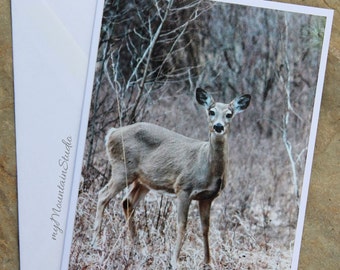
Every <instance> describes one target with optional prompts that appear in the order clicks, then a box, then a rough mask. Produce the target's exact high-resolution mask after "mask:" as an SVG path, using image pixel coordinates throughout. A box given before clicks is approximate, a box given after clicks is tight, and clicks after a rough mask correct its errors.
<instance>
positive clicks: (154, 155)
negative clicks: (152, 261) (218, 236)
mask: <svg viewBox="0 0 340 270" xmlns="http://www.w3.org/2000/svg"><path fill="white" fill-rule="evenodd" d="M195 96H196V100H197V102H198V104H200V105H202V106H203V107H204V108H205V111H206V114H207V117H208V128H209V140H208V141H200V140H196V139H192V138H189V137H186V136H184V135H181V134H179V133H176V132H174V131H171V130H168V129H166V128H163V127H161V126H158V125H155V124H151V123H145V122H138V123H134V124H132V125H128V126H123V127H119V128H111V129H110V130H109V131H108V133H107V135H106V138H105V142H106V143H105V144H106V153H107V156H108V159H109V161H110V164H111V172H112V173H111V174H112V176H111V178H110V180H109V182H108V183H107V184H106V185H105V186H104V187H103V188H102V189H101V190H100V191H99V193H98V201H97V212H96V217H95V223H94V229H93V238H92V245H95V244H96V243H97V241H98V239H99V235H100V233H101V226H102V219H103V214H104V210H105V208H106V206H107V205H108V203H109V202H110V200H111V199H112V198H113V197H115V196H116V195H117V194H118V193H119V192H121V191H122V190H123V189H124V188H126V187H127V186H129V187H130V189H129V192H128V194H127V195H126V196H125V197H124V198H123V201H122V206H123V211H124V214H125V218H126V220H127V223H128V224H127V225H128V230H129V233H130V236H131V238H132V239H133V240H134V241H136V230H135V227H134V222H133V214H134V209H135V207H136V206H137V204H138V203H139V202H140V201H141V200H142V199H143V198H144V197H145V195H146V194H147V193H148V192H149V191H150V190H157V191H165V192H167V193H170V194H174V195H175V197H176V206H177V239H176V244H175V252H174V254H173V258H172V260H171V261H172V262H171V264H175V265H176V263H177V262H178V261H179V255H180V250H181V248H182V245H183V239H184V236H185V231H186V226H187V219H188V211H189V206H190V203H191V201H192V200H196V201H198V207H199V215H200V220H201V229H202V232H203V246H204V263H205V264H208V265H209V263H210V250H209V224H210V209H211V204H212V202H213V200H214V199H215V198H216V197H217V196H218V195H219V194H220V192H221V191H222V190H223V188H224V187H225V186H226V176H227V159H228V143H227V139H228V134H229V131H230V123H231V121H232V119H233V118H234V116H235V115H237V114H238V113H240V112H243V111H244V110H245V109H246V108H247V107H248V105H249V103H250V99H251V96H250V95H248V94H245V95H242V96H239V97H236V98H235V99H234V100H233V101H231V102H230V103H228V104H225V103H219V102H215V101H214V99H213V97H212V95H211V94H210V93H209V92H207V91H205V90H203V89H202V88H197V89H196V91H195Z"/></svg>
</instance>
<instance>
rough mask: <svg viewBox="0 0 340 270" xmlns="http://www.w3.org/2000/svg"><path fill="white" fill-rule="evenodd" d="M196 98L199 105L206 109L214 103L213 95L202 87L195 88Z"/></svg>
mask: <svg viewBox="0 0 340 270" xmlns="http://www.w3.org/2000/svg"><path fill="white" fill-rule="evenodd" d="M196 100H197V102H198V103H199V104H200V105H202V106H204V107H205V108H206V109H209V108H210V107H211V106H212V105H213V104H214V103H215V101H214V99H213V97H212V96H211V95H210V94H209V93H208V92H207V91H205V90H203V89H202V88H197V89H196Z"/></svg>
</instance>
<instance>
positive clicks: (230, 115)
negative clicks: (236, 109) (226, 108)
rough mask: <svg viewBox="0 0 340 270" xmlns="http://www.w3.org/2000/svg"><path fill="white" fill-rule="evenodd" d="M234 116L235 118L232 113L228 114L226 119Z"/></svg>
mask: <svg viewBox="0 0 340 270" xmlns="http://www.w3.org/2000/svg"><path fill="white" fill-rule="evenodd" d="M232 116H233V114H232V113H227V114H226V115H225V117H227V118H231V117H232Z"/></svg>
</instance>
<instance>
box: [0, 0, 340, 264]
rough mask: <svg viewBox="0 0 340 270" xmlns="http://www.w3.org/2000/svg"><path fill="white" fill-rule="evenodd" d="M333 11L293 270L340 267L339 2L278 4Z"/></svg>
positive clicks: (5, 32)
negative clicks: (303, 217) (296, 263)
mask: <svg viewBox="0 0 340 270" xmlns="http://www.w3.org/2000/svg"><path fill="white" fill-rule="evenodd" d="M280 2H286V3H294V4H301V5H310V6H315V7H321V8H331V9H334V10H335V12H334V21H333V28H332V37H331V44H330V52H329V55H328V64H327V71H326V81H325V88H324V92H323V98H322V104H321V113H320V121H319V127H318V135H317V140H316V148H315V155H314V162H313V171H312V179H311V184H310V188H309V197H308V204H307V213H306V220H305V226H304V232H303V240H302V249H301V256H300V263H299V269H301V270H304V269H307V270H313V269H315V270H320V269H323V270H325V269H332V270H333V269H339V265H340V244H339V239H340V207H339V203H340V181H339V180H340V164H339V163H340V162H339V161H340V155H339V153H340V147H339V146H340V144H339V142H340V126H339V121H340V109H339V108H340V106H339V101H340V98H339V96H340V90H339V87H338V86H340V73H339V72H340V15H339V12H340V7H339V5H338V4H339V0H327V1H326V0H284V1H283V0H281V1H280ZM11 30H12V29H11V10H10V0H0V123H1V129H0V179H1V185H0V269H6V270H7V269H11V270H12V269H19V245H18V216H17V187H16V163H15V158H16V157H15V126H14V92H13V68H12V35H11Z"/></svg>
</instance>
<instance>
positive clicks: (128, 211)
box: [122, 181, 149, 243]
mask: <svg viewBox="0 0 340 270" xmlns="http://www.w3.org/2000/svg"><path fill="white" fill-rule="evenodd" d="M148 192H149V189H148V188H147V187H145V186H143V185H142V184H140V183H138V182H137V181H135V182H134V183H133V184H132V188H131V190H130V192H129V194H128V195H127V196H126V197H125V198H124V200H123V202H122V204H123V209H124V214H125V218H126V220H127V222H128V226H129V231H130V235H131V238H132V240H133V241H134V242H135V243H136V241H137V237H136V235H137V233H136V228H135V224H134V220H133V216H134V212H135V207H136V206H137V204H138V203H139V202H140V201H141V200H142V199H143V198H144V197H145V195H146V194H147V193H148Z"/></svg>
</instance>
